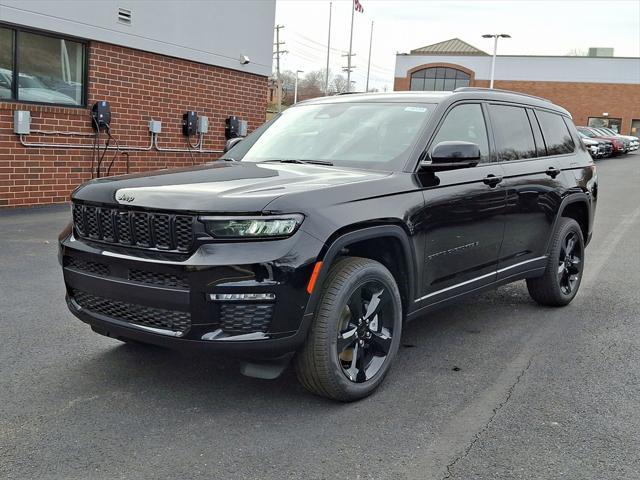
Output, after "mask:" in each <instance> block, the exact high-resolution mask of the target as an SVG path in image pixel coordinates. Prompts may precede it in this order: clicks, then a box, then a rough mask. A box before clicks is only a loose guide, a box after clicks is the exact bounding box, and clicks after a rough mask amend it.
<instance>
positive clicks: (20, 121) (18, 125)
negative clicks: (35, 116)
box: [13, 110, 31, 135]
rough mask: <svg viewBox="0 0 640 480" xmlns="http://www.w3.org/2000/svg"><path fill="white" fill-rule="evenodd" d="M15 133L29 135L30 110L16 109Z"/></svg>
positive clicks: (14, 115) (14, 116)
mask: <svg viewBox="0 0 640 480" xmlns="http://www.w3.org/2000/svg"><path fill="white" fill-rule="evenodd" d="M13 133H15V134H16V135H29V134H30V133H31V112H30V111H28V110H16V111H15V112H13Z"/></svg>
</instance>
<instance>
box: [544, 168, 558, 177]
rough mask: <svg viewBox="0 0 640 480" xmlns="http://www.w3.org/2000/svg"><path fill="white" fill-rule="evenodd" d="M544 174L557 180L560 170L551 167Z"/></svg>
mask: <svg viewBox="0 0 640 480" xmlns="http://www.w3.org/2000/svg"><path fill="white" fill-rule="evenodd" d="M544 173H546V174H547V175H549V176H550V177H551V178H556V177H557V176H558V175H560V170H558V169H557V168H556V167H549V168H547V171H546V172H544Z"/></svg>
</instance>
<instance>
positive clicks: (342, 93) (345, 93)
mask: <svg viewBox="0 0 640 480" xmlns="http://www.w3.org/2000/svg"><path fill="white" fill-rule="evenodd" d="M358 93H369V92H340V93H339V94H338V95H355V94H358Z"/></svg>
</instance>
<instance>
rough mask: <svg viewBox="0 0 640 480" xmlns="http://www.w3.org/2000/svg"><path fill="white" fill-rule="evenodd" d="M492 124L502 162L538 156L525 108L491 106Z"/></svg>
mask: <svg viewBox="0 0 640 480" xmlns="http://www.w3.org/2000/svg"><path fill="white" fill-rule="evenodd" d="M491 122H492V124H493V129H494V133H495V137H496V143H497V150H498V158H499V159H500V160H501V161H505V160H519V159H521V158H533V157H535V156H536V145H535V143H534V141H533V133H532V132H531V124H530V123H529V118H528V117H527V112H526V110H525V109H524V108H521V107H512V106H506V105H491Z"/></svg>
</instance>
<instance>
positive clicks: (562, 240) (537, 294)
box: [527, 217, 584, 307]
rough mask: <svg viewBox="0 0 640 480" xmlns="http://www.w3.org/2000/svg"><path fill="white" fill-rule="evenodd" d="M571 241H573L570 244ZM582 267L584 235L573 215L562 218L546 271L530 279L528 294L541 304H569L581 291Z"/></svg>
mask: <svg viewBox="0 0 640 480" xmlns="http://www.w3.org/2000/svg"><path fill="white" fill-rule="evenodd" d="M570 241H571V242H574V243H572V244H571V245H569V242H570ZM567 252H568V254H567ZM583 270H584V238H583V235H582V230H581V228H580V225H578V222H576V221H575V220H573V219H572V218H566V217H561V218H560V219H559V220H558V225H557V226H556V230H555V232H554V234H553V238H552V239H551V248H550V251H549V260H548V263H547V268H546V270H545V272H544V274H543V275H542V276H540V277H536V278H529V279H527V289H528V290H529V295H530V296H531V298H533V299H534V300H535V301H536V302H538V303H539V304H540V305H545V306H550V307H563V306H565V305H568V304H569V303H570V302H571V300H573V298H574V297H575V296H576V294H577V293H578V289H579V288H580V282H581V281H582V272H583Z"/></svg>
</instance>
